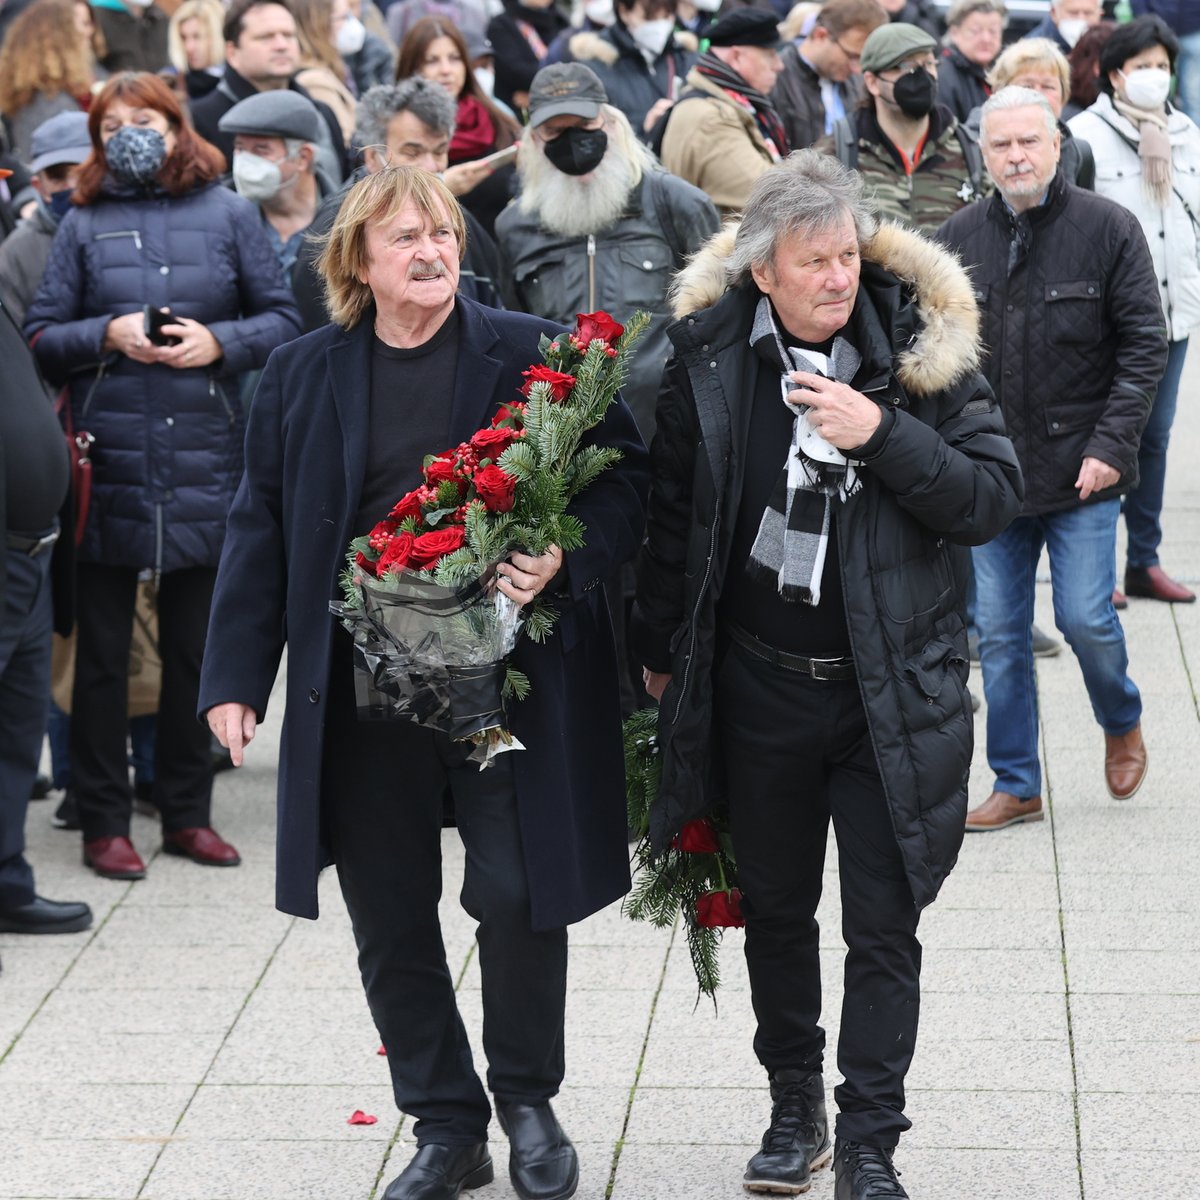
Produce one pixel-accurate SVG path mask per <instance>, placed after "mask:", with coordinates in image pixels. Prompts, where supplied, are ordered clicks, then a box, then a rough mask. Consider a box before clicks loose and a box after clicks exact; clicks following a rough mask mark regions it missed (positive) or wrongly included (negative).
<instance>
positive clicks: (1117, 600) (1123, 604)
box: [1113, 588, 1129, 610]
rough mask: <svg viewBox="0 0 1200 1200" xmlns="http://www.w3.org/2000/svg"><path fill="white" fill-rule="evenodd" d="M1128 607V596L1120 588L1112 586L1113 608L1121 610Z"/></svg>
mask: <svg viewBox="0 0 1200 1200" xmlns="http://www.w3.org/2000/svg"><path fill="white" fill-rule="evenodd" d="M1128 607H1129V598H1128V597H1127V596H1126V595H1125V593H1124V592H1123V591H1121V589H1120V588H1113V608H1115V609H1118V610H1123V609H1126V608H1128Z"/></svg>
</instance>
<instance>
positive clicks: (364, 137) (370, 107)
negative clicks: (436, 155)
mask: <svg viewBox="0 0 1200 1200" xmlns="http://www.w3.org/2000/svg"><path fill="white" fill-rule="evenodd" d="M402 112H410V113H412V115H413V116H414V117H416V118H417V120H418V121H420V122H421V124H422V125H427V126H428V127H429V128H430V129H432V130H433V131H434V133H440V134H444V135H445V136H446V137H453V136H454V115H455V112H456V106H455V103H454V101H453V100H451V99H450V93H449V92H447V91H446V89H445V88H444V87H442V86H441V84H438V83H433V82H431V81H430V80H428V79H424V78H422V77H421V76H420V75H414V76H412V78H410V79H405V80H403V81H401V82H400V83H377V84H376V85H375V86H374V87H373V88H371V89H370V91H368V92H366V93H364V95H363V97H362V99H361V100H359V102H358V129H357V133H356V135H355V141H356V142H357V143H358V144H359V145H360V146H381V145H384V144H385V143H386V142H387V131H388V125H389V124H390V123H391V120H392V118H393V117H394V116H396V115H397V113H402Z"/></svg>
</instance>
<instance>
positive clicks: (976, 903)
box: [935, 822, 1058, 916]
mask: <svg viewBox="0 0 1200 1200" xmlns="http://www.w3.org/2000/svg"><path fill="white" fill-rule="evenodd" d="M1044 824H1045V823H1044V822H1043V826H1044ZM1041 828H1042V827H1041V826H1021V825H1017V826H1014V827H1013V828H1012V829H1002V830H1000V831H999V832H997V833H986V834H985V833H980V834H973V835H971V836H972V837H975V838H982V839H989V838H1008V837H1012V838H1014V839H1021V840H1024V839H1025V838H1028V837H1038V836H1041V835H1040V834H1039V832H1038V831H1039V830H1040V829H1041ZM1026 848H1027V849H1028V846H1027V847H1026ZM1034 852H1035V853H1036V851H1034ZM935 903H936V904H937V905H938V906H939V907H942V908H978V909H1000V910H1002V911H1003V912H1006V913H1011V914H1014V916H1016V915H1017V914H1020V913H1024V912H1028V911H1031V910H1033V909H1049V910H1051V911H1054V912H1057V911H1058V883H1057V881H1056V880H1055V877H1054V874H1053V872H1049V871H993V870H985V869H981V868H980V867H979V866H978V865H975V866H972V868H971V869H970V870H966V869H965V868H964V867H963V866H962V865H961V864H960V865H959V866H957V867H956V868H955V869H954V870H953V871H952V872H951V873H950V877H949V878H948V879H947V880H946V882H945V883H944V884H943V885H942V890H941V892H940V893H939V895H938V898H937V900H936V902H935Z"/></svg>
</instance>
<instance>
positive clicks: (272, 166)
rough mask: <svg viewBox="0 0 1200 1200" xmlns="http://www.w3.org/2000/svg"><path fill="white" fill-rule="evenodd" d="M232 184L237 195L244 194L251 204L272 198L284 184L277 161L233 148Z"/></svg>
mask: <svg viewBox="0 0 1200 1200" xmlns="http://www.w3.org/2000/svg"><path fill="white" fill-rule="evenodd" d="M288 182H289V183H290V182H291V181H290V180H289V181H288ZM233 186H234V187H235V188H236V189H237V194H238V195H239V196H245V198H246V199H247V200H249V201H250V202H251V203H252V204H262V203H264V202H265V201H267V200H274V199H275V197H276V196H278V195H279V193H280V191H281V190H282V189H283V188H284V187H285V186H286V185H285V184H284V182H283V172H282V171H281V170H280V169H279V164H278V163H277V162H272V161H271V160H270V159H269V158H263V157H261V155H258V154H248V153H247V152H246V151H244V150H235V151H234V152H233Z"/></svg>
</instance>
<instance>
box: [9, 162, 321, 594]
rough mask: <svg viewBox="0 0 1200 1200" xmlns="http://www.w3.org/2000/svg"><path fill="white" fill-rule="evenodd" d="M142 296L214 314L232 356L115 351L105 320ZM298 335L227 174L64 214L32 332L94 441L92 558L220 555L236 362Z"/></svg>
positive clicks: (235, 422) (251, 363)
mask: <svg viewBox="0 0 1200 1200" xmlns="http://www.w3.org/2000/svg"><path fill="white" fill-rule="evenodd" d="M145 304H149V305H152V306H154V307H156V308H162V307H169V308H170V309H171V311H172V312H173V313H175V314H177V315H179V316H181V317H191V318H192V319H193V320H196V321H199V322H201V323H202V324H204V325H207V326H208V328H209V331H210V332H211V333H212V335H213V336H214V337H215V338H216V339H217V341H218V342H219V343H220V344H221V349H222V351H223V357H221V358H220V359H218V360H217V361H216V362H214V363H212V364H211V365H209V366H208V367H195V368H186V367H184V368H174V367H169V366H167V365H166V364H165V363H139V362H134V360H133V359H131V358H128V357H126V356H125V355H124V354H119V353H116V352H115V351H106V350H105V349H104V335H105V333H106V331H107V329H108V323H109V321H111V320H112V318H113V317H118V316H122V315H124V314H126V313H140V312H141V310H142V306H143V305H145ZM299 333H300V318H299V314H298V313H297V312H296V308H295V305H294V304H293V303H292V298H291V296H290V294H289V292H288V289H287V285H286V284H285V283H284V282H283V278H282V276H281V275H280V272H279V264H278V262H276V259H275V254H274V252H273V251H272V249H271V245H270V242H269V241H268V240H267V235H266V234H265V233H264V232H263V228H262V219H261V217H260V216H259V212H258V209H257V208H255V206H254V205H252V204H251V203H250V202H249V201H247V200H244V199H242V197H241V196H237V195H235V194H234V193H233V192H231V191H229V190H228V189H227V188H224V187H221V186H220V185H219V184H217V183H210V184H206V185H202V186H200V187H198V188H196V189H194V190H193V191H190V192H187V193H185V194H184V195H182V196H167V195H166V194H165V193H162V192H154V193H152V194H150V195H143V194H137V195H133V194H130V193H128V192H122V191H118V190H116V189H115V188H110V189H109V190H107V191H106V192H104V193H102V194H101V196H100V197H99V198H98V199H97V200H96V201H95V202H94V203H92V204H89V205H86V206H85V207H82V208H76V209H74V210H73V211H72V212H69V213H68V214H67V215H66V217H64V218H63V221H62V224H61V225H60V226H59V229H58V234H57V235H56V237H55V239H54V243H53V245H52V247H51V249H50V259H49V262H48V264H47V267H46V274H45V277H44V279H43V280H42V286H41V288H40V289H39V291H38V293H37V295H36V296H35V297H34V301H33V304H32V305H30V308H29V312H28V313H27V314H26V318H25V335H26V336H27V337H28V338H30V339H31V340H32V341H33V343H34V350H35V353H36V354H37V360H38V364H39V365H40V367H41V369H42V371H43V373H44V374H45V376H46V378H47V380H48V381H49V382H50V383H51V384H53V385H55V386H62V385H63V384H65V385H66V386H67V389H68V403H69V404H70V405H71V413H72V416H73V418H74V421H75V428H76V430H82V429H86V430H87V431H88V432H89V433H91V434H92V435H93V436H94V437H95V439H96V443H95V445H94V447H93V448H92V474H93V482H92V503H91V510H90V514H89V516H88V521H87V526H86V528H85V530H84V535H83V541H82V543H81V544H80V547H79V560H80V561H81V562H88V563H101V564H104V565H106V566H116V567H134V568H138V569H141V568H145V567H153V568H154V569H155V570H158V571H164V572H165V571H177V570H180V569H182V568H185V567H215V566H216V565H217V562H218V560H219V558H220V554H221V544H222V542H223V541H224V539H225V520H226V515H227V513H228V511H229V505H230V503H231V501H232V500H233V493H234V491H235V489H236V488H237V485H238V481H239V480H240V478H241V474H242V439H243V434H244V421H243V415H242V409H241V405H240V403H239V402H238V383H239V380H238V376H239V375H240V374H241V373H242V372H244V371H249V370H252V369H254V368H256V367H261V366H262V365H263V364H264V363H265V362H266V361H267V356H268V355H269V354H270V353H271V351H272V350H274V349H275V347H276V346H278V345H281V344H282V343H283V342H286V341H289V340H290V339H291V338H294V337H296V336H297V335H298V334H299Z"/></svg>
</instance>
